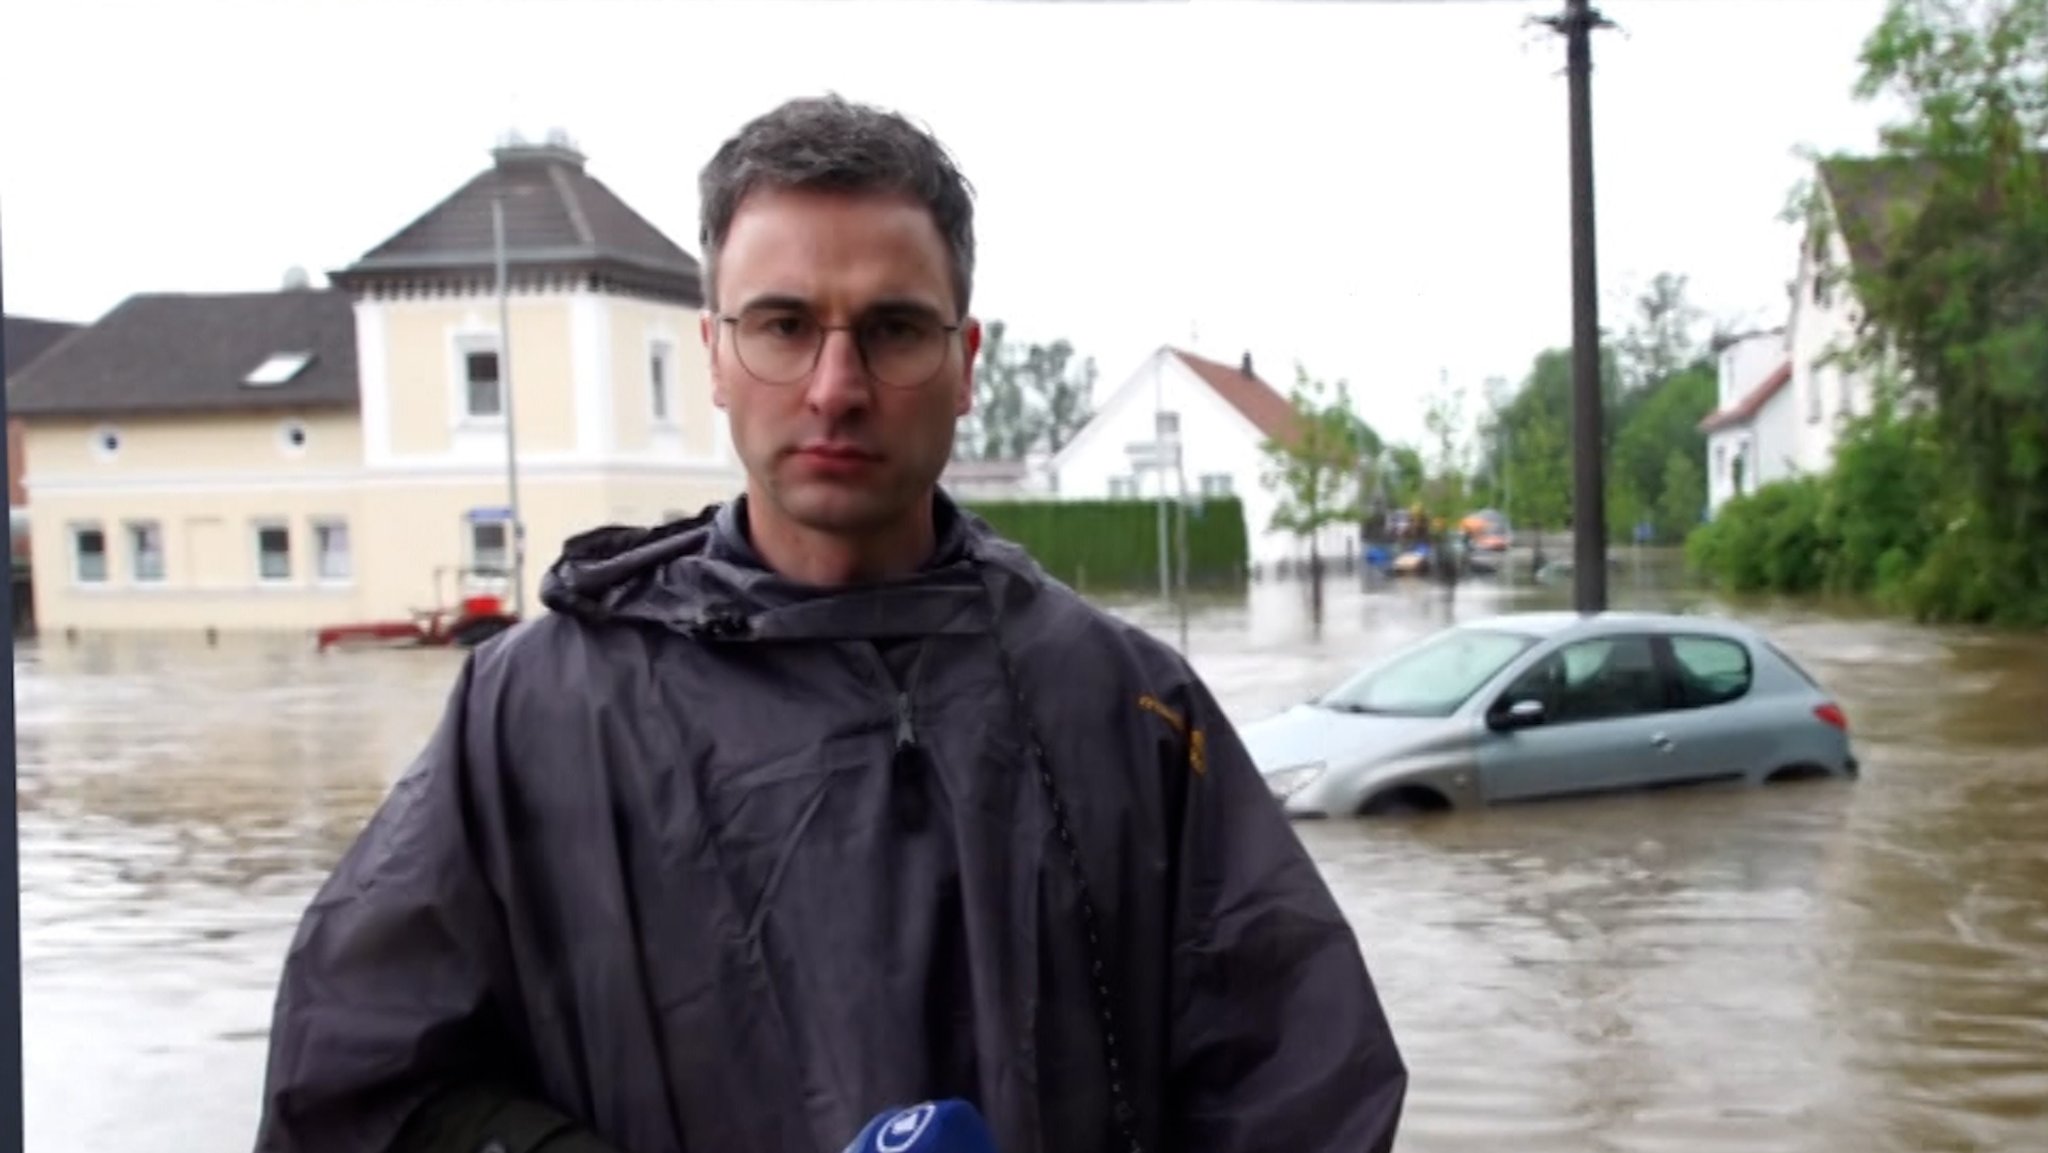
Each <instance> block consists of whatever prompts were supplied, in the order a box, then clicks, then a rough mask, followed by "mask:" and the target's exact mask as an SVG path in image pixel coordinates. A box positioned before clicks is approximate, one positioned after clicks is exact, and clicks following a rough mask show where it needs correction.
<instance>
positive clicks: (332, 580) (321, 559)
mask: <svg viewBox="0 0 2048 1153" xmlns="http://www.w3.org/2000/svg"><path fill="white" fill-rule="evenodd" d="M313 572H314V576H315V577H316V578H318V579H319V580H320V581H322V582H324V583H326V584H345V583H347V582H348V581H349V580H351V579H353V578H354V576H355V567H354V563H353V561H352V559H351V557H350V554H349V548H348V522H347V521H344V520H316V521H314V522H313Z"/></svg>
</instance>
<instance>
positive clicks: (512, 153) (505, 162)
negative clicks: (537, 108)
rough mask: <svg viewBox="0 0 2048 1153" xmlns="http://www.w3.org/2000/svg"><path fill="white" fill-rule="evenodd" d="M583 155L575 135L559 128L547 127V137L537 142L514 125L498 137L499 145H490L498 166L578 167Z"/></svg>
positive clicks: (492, 157)
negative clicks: (523, 134) (510, 129)
mask: <svg viewBox="0 0 2048 1153" xmlns="http://www.w3.org/2000/svg"><path fill="white" fill-rule="evenodd" d="M585 159H586V158H585V157H584V155H583V150H582V149H581V148H578V147H577V146H576V141H575V139H574V138H573V137H571V136H570V135H569V133H568V131H567V130H566V129H561V128H553V129H549V130H548V135H547V140H546V141H545V142H543V143H540V144H534V143H531V142H529V141H528V140H527V139H526V138H525V137H524V136H521V135H520V134H519V132H518V130H517V129H514V130H512V131H509V132H507V133H505V134H504V135H503V136H501V137H499V138H498V146H497V147H496V148H493V149H491V160H492V162H493V163H494V164H496V166H497V167H498V168H500V169H506V168H515V167H523V166H545V165H550V164H559V165H561V166H563V167H565V168H574V169H581V168H582V167H583V165H584V161H585Z"/></svg>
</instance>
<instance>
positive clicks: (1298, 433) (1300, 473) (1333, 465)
mask: <svg viewBox="0 0 2048 1153" xmlns="http://www.w3.org/2000/svg"><path fill="white" fill-rule="evenodd" d="M1294 372H1295V383H1294V388H1293V391H1292V394H1291V395H1290V397H1289V401H1290V403H1291V404H1292V406H1293V421H1292V423H1291V428H1290V430H1289V433H1290V434H1289V435H1287V436H1283V437H1275V438H1272V439H1269V440H1267V441H1266V442H1265V445H1264V451H1265V454H1266V471H1265V475H1264V477H1263V481H1264V483H1265V485H1266V487H1267V488H1268V489H1271V490H1273V491H1274V492H1275V493H1276V494H1278V496H1279V498H1280V501H1279V505H1278V507H1276V508H1275V509H1274V510H1273V520H1272V524H1271V526H1270V527H1271V528H1272V529H1274V530H1276V531H1282V532H1290V533H1293V534H1294V535H1295V536H1297V537H1301V538H1303V539H1306V540H1307V541H1308V556H1309V579H1310V581H1311V583H1312V587H1313V590H1314V596H1315V599H1316V602H1317V603H1318V604H1320V603H1321V601H1322V579H1323V572H1322V569H1323V566H1322V553H1321V550H1320V548H1319V546H1318V542H1317V538H1318V537H1320V536H1321V535H1322V532H1323V530H1324V529H1326V528H1328V527H1330V526H1332V525H1339V524H1351V523H1355V522H1356V521H1357V520H1358V519H1359V518H1360V508H1359V496H1360V493H1359V488H1358V478H1359V466H1360V463H1361V461H1362V460H1363V459H1364V457H1365V447H1366V444H1367V438H1368V437H1370V438H1371V440H1373V441H1375V442H1376V441H1377V440H1378V439H1379V438H1378V435H1377V434H1375V433H1373V432H1372V430H1371V428H1370V427H1369V426H1367V425H1366V423H1365V422H1364V421H1362V420H1360V419H1359V418H1358V414H1357V413H1355V412H1354V411H1352V408H1351V388H1350V385H1348V384H1347V383H1345V382H1344V381H1342V380H1339V381H1338V382H1337V383H1336V385H1335V386H1334V387H1332V386H1330V385H1328V384H1326V383H1324V382H1323V381H1321V380H1316V379H1313V378H1311V377H1310V376H1309V374H1308V370H1307V369H1304V368H1302V367H1300V366H1299V365H1297V366H1296V367H1295V370H1294Z"/></svg>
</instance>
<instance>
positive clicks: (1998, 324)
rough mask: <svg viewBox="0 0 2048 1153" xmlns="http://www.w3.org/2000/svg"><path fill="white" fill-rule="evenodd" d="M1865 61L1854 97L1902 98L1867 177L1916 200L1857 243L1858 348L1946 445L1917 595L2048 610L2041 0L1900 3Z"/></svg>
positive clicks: (1948, 606)
mask: <svg viewBox="0 0 2048 1153" xmlns="http://www.w3.org/2000/svg"><path fill="white" fill-rule="evenodd" d="M1861 63H1862V65H1863V69H1864V71H1863V75H1862V77H1861V78H1860V80H1859V81H1858V84H1857V88H1856V92H1857V94H1858V95H1859V96H1861V97H1864V98H1866V99H1868V98H1873V97H1876V96H1879V95H1888V96H1890V97H1892V98H1893V99H1894V100H1896V101H1897V102H1898V103H1899V104H1900V105H1902V106H1903V107H1904V109H1905V116H1904V118H1903V119H1901V120H1899V121H1897V122H1895V123H1892V124H1890V125H1888V126H1886V128H1885V129H1884V131H1883V133H1882V138H1883V140H1884V143H1885V146H1886V150H1887V152H1888V154H1889V155H1888V157H1887V158H1885V159H1884V160H1882V161H1880V162H1879V164H1878V165H1877V166H1875V167H1872V166H1864V167H1863V169H1862V170H1861V175H1863V176H1864V177H1865V178H1867V179H1890V180H1892V181H1894V182H1895V183H1894V187H1908V188H1911V189H1913V191H1914V193H1915V195H1912V199H1913V200H1914V201H1917V203H1911V204H1908V205H1903V206H1901V207H1904V208H1906V209H1907V211H1905V212H1894V213H1891V214H1890V215H1889V219H1888V220H1887V221H1886V223H1885V225H1884V226H1881V227H1884V229H1885V231H1884V232H1883V233H1881V234H1874V235H1865V236H1862V237H1859V238H1858V239H1862V240H1864V241H1866V242H1867V243H1872V244H1874V246H1875V247H1876V248H1877V249H1878V250H1879V251H1880V252H1882V254H1883V255H1882V258H1881V259H1880V260H1878V261H1875V262H1863V263H1859V264H1858V265H1857V266H1856V267H1855V269H1854V271H1853V273H1852V275H1851V280H1852V283H1853V285H1854V287H1855V289H1856V294H1857V297H1858V299H1859V301H1860V302H1861V303H1862V304H1863V306H1864V309H1865V316H1866V319H1867V321H1868V323H1867V324H1866V325H1865V329H1864V332H1863V340H1862V341H1861V342H1860V343H1859V346H1858V348H1857V350H1856V351H1857V355H1858V358H1859V359H1860V360H1861V362H1862V363H1863V364H1864V365H1866V366H1872V367H1881V366H1885V365H1888V364H1891V363H1894V362H1896V364H1897V365H1898V367H1899V368H1900V369H1902V370H1903V373H1904V380H1905V387H1906V388H1907V389H1908V391H1909V392H1910V393H1912V394H1916V395H1917V396H1918V397H1919V398H1921V399H1924V400H1927V401H1931V402H1932V404H1931V406H1930V407H1931V408H1932V410H1933V414H1934V415H1933V420H1934V423H1935V426H1936V429H1937V430H1938V433H1939V436H1940V438H1941V440H1942V441H1943V442H1944V443H1945V446H1946V448H1947V449H1948V451H1947V453H1946V454H1945V457H1946V461H1947V465H1948V473H1949V475H1948V481H1949V484H1948V486H1947V487H1948V489H1949V492H1950V499H1949V501H1948V503H1949V505H1950V509H1949V512H1950V513H1951V517H1950V523H1952V524H1953V525H1954V526H1955V527H1954V528H1953V529H1952V530H1951V531H1947V532H1944V533H1943V534H1942V536H1941V537H1940V538H1939V539H1937V540H1936V541H1935V542H1934V544H1933V546H1932V552H1931V555H1930V556H1929V557H1928V558H1927V565H1928V566H1929V568H1930V570H1931V571H1930V575H1929V578H1928V580H1927V581H1925V582H1922V584H1923V588H1924V589H1925V590H1926V593H1927V595H1926V596H1925V598H1924V599H1923V602H1922V604H1921V606H1920V607H1921V608H1922V609H1923V610H1927V611H1932V612H1933V613H1935V614H1936V615H1942V616H1964V617H1970V618H1984V617H1987V616H2005V615H2010V614H2012V613H2014V612H2015V611H2019V612H2021V613H2022V614H2023V615H2029V614H2032V615H2040V616H2044V617H2048V593H2044V591H2043V590H2044V589H2048V309H2044V307H2043V306H2044V304H2048V180H2044V165H2043V157H2042V153H2041V151H2040V149H2041V142H2042V141H2043V140H2044V139H2048V100H2044V99H2043V95H2042V93H2043V89H2042V85H2041V79H2040V78H2041V74H2042V72H2043V70H2044V69H2048V0H2002V2H1997V3H1992V2H1988V0H1974V2H1973V0H1941V2H1936V0H1893V3H1892V4H1891V5H1890V7H1889V8H1888V9H1887V11H1886V13H1885V15H1884V17H1883V19H1882V20H1881V21H1880V22H1879V24H1878V26H1877V28H1876V29H1875V30H1874V31H1873V32H1872V33H1871V35H1870V37H1869V38H1868V39H1867V40H1866V41H1865V43H1864V47H1863V51H1862V55H1861ZM1841 168H1842V170H1843V171H1844V172H1845V174H1846V173H1848V172H1853V171H1855V169H1853V168H1852V167H1851V166H1848V165H1843V166H1841ZM1902 178H1903V182H1902ZM1896 199H1897V198H1894V202H1895V203H1896ZM1866 263H1867V264H1870V267H1865V264H1866ZM1934 574H1946V575H1942V576H1940V577H1939V578H1938V579H1937V577H1936V576H1935V575H1934ZM1966 590H1967V591H1966ZM2019 606H2031V607H2030V608H2026V609H2021V608H2020V607H2019Z"/></svg>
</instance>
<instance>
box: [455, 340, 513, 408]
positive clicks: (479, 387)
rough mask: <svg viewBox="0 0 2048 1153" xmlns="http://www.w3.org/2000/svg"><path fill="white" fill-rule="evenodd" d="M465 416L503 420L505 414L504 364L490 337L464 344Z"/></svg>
mask: <svg viewBox="0 0 2048 1153" xmlns="http://www.w3.org/2000/svg"><path fill="white" fill-rule="evenodd" d="M462 415H463V416H465V417H467V418H469V419H471V420H501V419H503V418H504V416H505V382H504V372H503V365H501V364H500V363H499V360H498V348H497V343H496V342H495V341H493V340H492V339H491V338H489V337H484V338H481V339H480V340H477V339H472V340H469V341H467V342H465V343H464V344H463V346H462Z"/></svg>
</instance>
